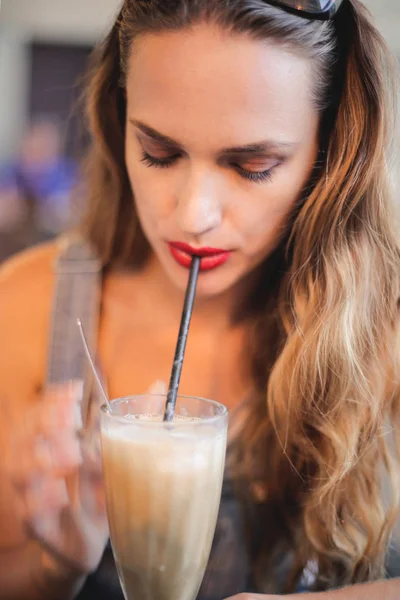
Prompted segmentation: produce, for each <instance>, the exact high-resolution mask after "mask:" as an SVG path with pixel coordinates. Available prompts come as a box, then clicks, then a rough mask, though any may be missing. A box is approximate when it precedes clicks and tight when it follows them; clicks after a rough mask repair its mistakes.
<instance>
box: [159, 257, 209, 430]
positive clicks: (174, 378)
mask: <svg viewBox="0 0 400 600" xmlns="http://www.w3.org/2000/svg"><path fill="white" fill-rule="evenodd" d="M200 261H201V258H200V256H193V258H192V264H191V266H190V273H189V281H188V285H187V288H186V294H185V302H184V305H183V312H182V318H181V324H180V327H179V335H178V341H177V344H176V350H175V357H174V362H173V365H172V373H171V379H170V380H169V387H168V394H167V401H166V403H165V411H164V421H172V419H173V418H174V411H175V404H176V397H177V395H178V388H179V381H180V379H181V373H182V365H183V358H184V356H185V348H186V340H187V336H188V332H189V325H190V319H191V316H192V311H193V304H194V297H195V295H196V285H197V278H198V276H199V270H200Z"/></svg>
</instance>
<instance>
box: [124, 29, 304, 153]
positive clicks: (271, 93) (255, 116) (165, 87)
mask: <svg viewBox="0 0 400 600" xmlns="http://www.w3.org/2000/svg"><path fill="white" fill-rule="evenodd" d="M126 85H127V95H128V112H129V116H130V117H132V118H136V119H139V120H142V121H145V122H148V123H149V125H151V126H152V127H154V128H155V129H160V127H161V129H160V130H161V131H163V132H166V130H169V133H170V134H171V136H173V135H175V136H176V135H177V134H178V132H179V134H180V136H181V137H183V138H184V137H187V138H190V137H191V135H192V134H193V133H194V132H204V135H205V136H207V135H209V133H210V132H211V131H212V132H213V135H216V134H217V133H218V132H220V133H221V143H226V144H229V143H230V142H231V141H232V140H231V139H229V140H228V139H227V138H232V137H234V138H235V143H236V142H238V138H243V137H249V136H250V137H251V138H252V139H253V138H254V140H256V139H257V135H260V133H261V132H260V128H262V133H263V134H265V132H266V131H267V132H269V136H275V137H276V136H278V138H287V137H289V138H291V139H281V141H282V142H285V141H287V142H292V141H293V138H302V137H303V136H304V135H305V134H306V131H307V128H309V127H310V123H311V122H314V120H315V112H316V111H315V109H314V106H313V102H312V94H311V88H312V68H311V64H310V62H309V61H308V60H307V59H305V58H304V57H299V56H295V54H294V52H293V51H288V50H287V49H284V48H283V47H282V46H280V45H279V44H277V43H264V42H260V41H256V40H253V39H250V38H249V37H248V36H245V35H238V34H230V33H227V32H223V31H221V30H220V29H218V28H216V27H215V26H210V25H201V26H197V27H196V28H193V29H191V30H188V31H180V32H174V33H169V32H168V33H158V34H156V35H155V34H151V35H144V36H142V37H141V38H139V39H138V40H136V41H135V44H134V48H133V52H132V56H131V60H130V65H129V72H128V76H127V80H126ZM149 121H150V122H149ZM166 134H167V135H168V132H166ZM289 134H290V135H289ZM196 137H197V136H196ZM239 142H240V140H239ZM243 143H246V140H244V141H243Z"/></svg>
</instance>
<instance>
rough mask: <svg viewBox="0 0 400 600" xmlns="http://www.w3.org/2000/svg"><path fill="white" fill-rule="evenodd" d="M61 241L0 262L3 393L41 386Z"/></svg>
mask: <svg viewBox="0 0 400 600" xmlns="http://www.w3.org/2000/svg"><path fill="white" fill-rule="evenodd" d="M59 252H60V245H59V242H58V241H55V242H52V243H48V244H45V245H41V246H37V247H35V248H32V249H29V250H26V251H23V252H21V253H19V254H17V255H15V256H13V257H12V258H10V259H8V260H7V261H6V262H4V263H3V264H2V265H1V266H0V332H1V344H0V378H1V381H0V392H2V393H3V395H4V396H10V394H13V393H14V392H16V390H18V392H20V393H21V394H24V395H27V393H28V390H31V389H32V388H33V387H40V385H41V383H42V382H43V377H44V372H45V368H46V360H47V359H46V356H47V346H48V337H49V331H50V323H51V311H52V303H53V290H54V281H55V276H54V268H53V265H54V262H55V260H56V258H57V255H58V253H59Z"/></svg>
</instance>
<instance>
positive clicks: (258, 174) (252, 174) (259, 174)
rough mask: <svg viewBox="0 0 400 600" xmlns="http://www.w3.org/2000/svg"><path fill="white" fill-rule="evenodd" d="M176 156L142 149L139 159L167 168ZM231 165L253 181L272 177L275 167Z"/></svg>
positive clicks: (153, 165) (154, 165) (245, 177)
mask: <svg viewBox="0 0 400 600" xmlns="http://www.w3.org/2000/svg"><path fill="white" fill-rule="evenodd" d="M178 158H180V155H179V154H175V155H173V156H168V157H166V158H156V157H155V156H151V155H150V154H148V152H145V151H142V156H141V159H140V160H141V162H142V163H143V164H145V165H146V167H155V168H158V169H168V167H171V166H172V165H173V164H174V163H175V162H176V161H177V160H178ZM231 166H232V167H233V168H234V169H235V171H236V172H237V173H238V174H239V175H240V176H241V177H243V179H247V180H248V181H253V182H254V183H261V182H263V181H270V180H271V179H272V175H273V170H274V169H275V167H272V168H271V169H267V170H265V171H248V170H247V169H243V167H241V166H240V165H237V164H232V165H231Z"/></svg>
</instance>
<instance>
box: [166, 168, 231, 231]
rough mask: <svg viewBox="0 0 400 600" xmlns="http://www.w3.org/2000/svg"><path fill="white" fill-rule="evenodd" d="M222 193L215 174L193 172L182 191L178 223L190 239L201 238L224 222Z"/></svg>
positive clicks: (179, 199) (178, 207)
mask: <svg viewBox="0 0 400 600" xmlns="http://www.w3.org/2000/svg"><path fill="white" fill-rule="evenodd" d="M220 196H221V191H218V186H217V182H216V180H215V177H214V176H213V174H210V173H207V172H206V171H204V169H203V170H200V169H198V170H196V171H192V172H191V173H190V174H189V175H188V178H187V180H186V181H185V184H184V185H183V187H182V189H181V190H180V194H179V198H178V205H177V221H178V226H179V228H180V230H181V231H182V232H183V233H185V234H187V235H188V236H190V237H195V238H199V237H201V236H202V235H204V234H205V233H208V232H209V231H211V230H213V229H217V228H218V227H219V226H220V225H221V222H222V203H221V197H220Z"/></svg>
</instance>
